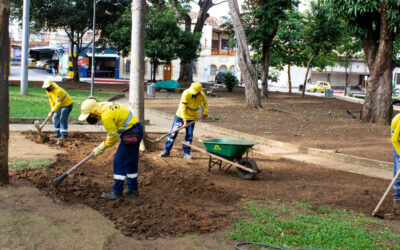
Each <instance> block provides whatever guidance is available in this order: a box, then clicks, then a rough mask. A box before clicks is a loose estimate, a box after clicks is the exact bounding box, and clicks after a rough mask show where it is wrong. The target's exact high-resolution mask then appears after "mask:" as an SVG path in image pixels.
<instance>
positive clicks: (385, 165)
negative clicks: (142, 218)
mask: <svg viewBox="0 0 400 250" xmlns="http://www.w3.org/2000/svg"><path fill="white" fill-rule="evenodd" d="M146 110H147V111H149V112H150V113H154V114H157V115H159V116H161V117H164V118H168V119H171V120H172V119H173V117H174V115H171V114H167V113H164V112H161V111H158V110H154V109H149V108H146ZM197 126H198V127H200V128H202V129H205V130H212V131H215V132H218V133H221V134H226V135H232V136H235V137H241V138H246V139H251V140H254V141H257V142H261V143H262V144H266V145H268V146H272V147H281V148H286V149H291V150H294V151H296V152H299V153H303V154H309V155H313V156H319V157H325V158H329V159H332V160H337V161H341V162H345V163H352V164H357V165H361V166H365V167H372V168H378V169H384V170H389V171H392V170H393V163H391V162H386V161H378V160H373V159H368V158H363V157H359V156H353V155H347V154H342V153H335V152H334V151H333V150H324V149H319V148H310V147H304V146H299V145H296V144H292V143H288V142H282V141H277V140H272V139H267V138H263V137H261V136H256V135H251V134H247V133H244V132H240V131H236V130H232V129H227V128H221V127H218V126H214V125H210V124H207V123H199V124H198V125H197Z"/></svg>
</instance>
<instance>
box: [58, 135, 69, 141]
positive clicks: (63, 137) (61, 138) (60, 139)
mask: <svg viewBox="0 0 400 250" xmlns="http://www.w3.org/2000/svg"><path fill="white" fill-rule="evenodd" d="M65 139H67V136H65V135H62V136H61V137H60V138H59V139H58V140H59V141H64V140H65Z"/></svg>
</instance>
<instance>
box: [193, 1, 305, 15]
mask: <svg viewBox="0 0 400 250" xmlns="http://www.w3.org/2000/svg"><path fill="white" fill-rule="evenodd" d="M310 1H311V0H301V1H300V2H301V3H300V6H299V10H300V11H304V10H305V9H306V8H307V6H308V4H309V2H310ZM217 2H221V0H218V1H217ZM238 3H239V6H240V5H241V4H242V3H243V0H238ZM191 5H192V11H195V12H197V11H199V6H198V5H197V4H193V3H192V4H191ZM208 13H209V14H210V16H212V17H218V18H221V17H223V16H227V15H229V6H228V1H225V2H224V3H221V4H219V5H216V6H213V7H212V8H211V9H210V10H209V11H208Z"/></svg>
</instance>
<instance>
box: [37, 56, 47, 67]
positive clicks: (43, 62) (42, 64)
mask: <svg viewBox="0 0 400 250" xmlns="http://www.w3.org/2000/svg"><path fill="white" fill-rule="evenodd" d="M49 64H50V59H49V58H42V59H40V60H39V61H38V62H37V63H36V68H37V69H46V66H47V65H49Z"/></svg>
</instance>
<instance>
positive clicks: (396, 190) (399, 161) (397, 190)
mask: <svg viewBox="0 0 400 250" xmlns="http://www.w3.org/2000/svg"><path fill="white" fill-rule="evenodd" d="M393 155H394V157H393V177H394V176H395V175H396V174H397V172H398V171H400V158H399V155H398V154H397V152H396V150H393ZM393 200H400V177H399V178H397V179H396V181H395V182H394V185H393Z"/></svg>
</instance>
